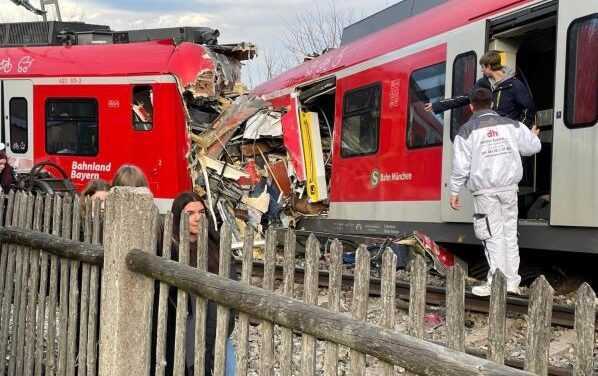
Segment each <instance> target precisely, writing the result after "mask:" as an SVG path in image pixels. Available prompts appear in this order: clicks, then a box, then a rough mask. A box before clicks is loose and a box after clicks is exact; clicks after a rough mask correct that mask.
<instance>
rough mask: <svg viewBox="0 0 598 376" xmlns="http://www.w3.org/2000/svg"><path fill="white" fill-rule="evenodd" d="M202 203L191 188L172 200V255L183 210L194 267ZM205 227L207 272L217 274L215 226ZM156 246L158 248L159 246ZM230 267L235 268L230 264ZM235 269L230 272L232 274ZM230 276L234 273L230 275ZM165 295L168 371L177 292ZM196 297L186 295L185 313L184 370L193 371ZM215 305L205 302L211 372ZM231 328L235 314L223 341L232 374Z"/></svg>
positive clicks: (229, 374)
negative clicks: (187, 224) (187, 300)
mask: <svg viewBox="0 0 598 376" xmlns="http://www.w3.org/2000/svg"><path fill="white" fill-rule="evenodd" d="M205 208H206V206H205V204H204V202H203V200H202V199H201V198H200V197H199V195H197V194H196V193H194V192H184V193H181V194H179V195H178V196H177V198H175V200H174V201H173V203H172V215H173V231H172V234H173V239H172V249H171V252H172V258H173V259H174V260H178V254H179V244H180V239H179V232H180V220H181V216H182V215H183V213H186V214H187V215H188V216H189V240H190V245H189V250H190V264H191V266H193V267H195V266H197V265H196V261H197V242H198V240H199V239H198V234H199V231H200V220H201V217H202V215H203V214H205V211H206V210H205ZM205 220H207V221H209V217H208V216H205ZM207 228H208V272H210V273H214V274H218V269H219V259H220V251H219V242H220V236H219V234H218V232H216V231H215V230H214V226H212V225H211V224H210V223H208V224H207ZM158 249H161V247H159V248H158ZM231 270H234V268H232V267H231ZM233 273H234V272H231V274H233ZM231 278H233V276H232V275H231ZM168 295H169V297H168V322H167V340H166V341H167V344H166V346H167V354H166V359H167V372H166V374H170V373H169V368H171V367H172V364H173V359H174V343H175V338H174V334H175V325H176V321H175V318H176V309H178V308H179V307H177V296H176V289H174V288H173V289H171V291H170V292H169V294H168ZM195 307H196V306H195V301H194V298H192V297H191V298H189V302H188V304H187V307H184V308H186V309H188V317H187V324H186V331H187V336H186V344H185V347H186V351H185V374H186V375H193V363H194V357H195V355H194V354H195V318H196V316H197V313H196V312H195ZM216 308H217V306H216V304H215V303H214V302H212V301H209V302H208V311H207V317H206V331H205V335H206V338H205V341H206V354H205V375H212V372H213V369H214V348H215V342H216V319H217V313H216V312H217V310H216ZM233 328H234V316H233V315H231V321H230V323H229V329H228V335H229V338H228V339H227V344H226V348H227V351H226V375H227V376H232V375H234V374H235V351H234V347H233V345H232V341H231V339H230V334H231V333H232V331H233Z"/></svg>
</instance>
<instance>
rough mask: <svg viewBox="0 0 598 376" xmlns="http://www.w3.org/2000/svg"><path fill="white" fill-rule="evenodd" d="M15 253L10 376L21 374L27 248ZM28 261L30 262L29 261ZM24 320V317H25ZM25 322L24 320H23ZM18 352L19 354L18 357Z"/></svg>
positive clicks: (22, 205) (22, 204) (20, 222)
mask: <svg viewBox="0 0 598 376" xmlns="http://www.w3.org/2000/svg"><path fill="white" fill-rule="evenodd" d="M18 195H19V196H20V200H19V212H18V213H19V214H18V218H17V222H16V223H17V227H19V228H24V227H25V221H26V215H27V194H26V193H25V192H18ZM14 251H15V252H16V256H15V274H14V295H13V304H12V320H13V325H12V326H11V327H10V329H9V332H10V334H9V336H10V350H9V356H10V359H9V361H8V376H14V375H16V374H17V372H19V370H18V369H17V360H18V357H19V356H20V355H21V352H20V351H19V346H18V345H19V337H20V336H21V333H22V331H23V326H22V325H21V317H22V315H21V313H22V309H21V308H22V300H21V297H22V290H23V275H24V274H26V273H24V272H25V271H24V269H26V268H25V264H26V260H25V256H26V255H25V247H23V246H20V245H18V246H15V247H14ZM27 261H28V260H27ZM23 319H24V317H23ZM23 321H24V320H23ZM17 352H19V354H18V355H17Z"/></svg>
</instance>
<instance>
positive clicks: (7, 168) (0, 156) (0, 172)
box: [0, 144, 16, 193]
mask: <svg viewBox="0 0 598 376" xmlns="http://www.w3.org/2000/svg"><path fill="white" fill-rule="evenodd" d="M15 181H16V180H15V173H14V169H13V168H12V166H11V165H10V164H9V163H8V156H7V155H6V146H5V145H4V144H0V186H2V192H5V193H8V191H10V189H11V188H12V187H13V185H14V184H15Z"/></svg>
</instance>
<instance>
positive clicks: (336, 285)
mask: <svg viewBox="0 0 598 376" xmlns="http://www.w3.org/2000/svg"><path fill="white" fill-rule="evenodd" d="M329 273H330V274H329V275H328V278H329V281H328V309H329V310H331V311H332V312H340V308H341V307H340V306H341V292H342V290H341V288H342V282H343V281H342V278H343V245H342V244H341V242H340V241H338V239H335V240H333V241H332V244H331V245H330V267H329ZM289 330H290V329H289ZM338 351H339V347H338V345H337V344H336V343H334V342H326V351H325V355H324V374H325V375H328V376H333V375H334V376H336V375H337V372H338Z"/></svg>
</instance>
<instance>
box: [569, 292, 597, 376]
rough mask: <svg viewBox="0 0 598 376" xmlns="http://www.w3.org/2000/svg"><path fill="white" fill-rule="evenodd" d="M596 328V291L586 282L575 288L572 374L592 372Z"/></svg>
mask: <svg viewBox="0 0 598 376" xmlns="http://www.w3.org/2000/svg"><path fill="white" fill-rule="evenodd" d="M595 330H596V293H595V292H594V290H592V288H591V287H590V285H588V284H587V283H584V284H582V285H581V286H580V287H579V289H578V290H577V298H576V301H575V333H576V337H577V343H576V346H575V362H574V370H573V374H574V375H576V376H591V375H593V374H594V354H593V352H594V336H595V333H594V331H595Z"/></svg>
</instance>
